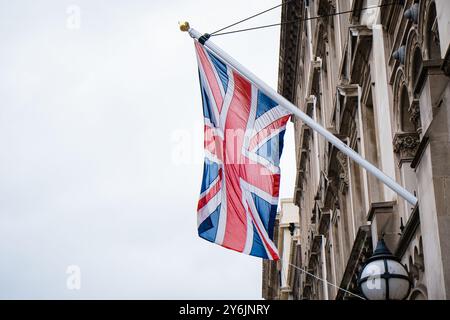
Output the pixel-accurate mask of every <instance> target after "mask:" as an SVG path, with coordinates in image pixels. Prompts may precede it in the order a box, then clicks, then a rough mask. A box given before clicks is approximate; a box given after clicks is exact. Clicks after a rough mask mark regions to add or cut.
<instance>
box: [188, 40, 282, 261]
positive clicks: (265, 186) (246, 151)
mask: <svg viewBox="0 0 450 320" xmlns="http://www.w3.org/2000/svg"><path fill="white" fill-rule="evenodd" d="M194 42H195V49H196V54H197V61H198V69H199V78H200V88H201V96H202V102H203V115H204V148H205V160H204V167H203V180H202V186H201V194H200V200H199V202H198V207H197V211H198V212H197V224H198V234H199V236H200V237H201V238H203V239H206V240H208V241H210V242H213V243H216V244H218V245H221V246H223V247H225V248H228V249H232V250H235V251H238V252H242V253H245V254H248V255H252V256H257V257H261V258H264V259H270V260H278V259H279V255H278V251H277V248H276V246H275V244H274V243H273V232H274V222H275V217H276V213H277V205H278V195H279V188H280V168H279V160H280V156H281V153H282V150H283V139H284V132H285V129H286V123H287V121H288V120H289V117H290V114H289V113H288V112H287V111H285V110H284V109H283V108H282V107H281V106H279V105H278V104H277V103H275V102H274V101H273V100H272V99H270V98H269V97H268V96H267V95H266V94H265V93H264V92H263V91H262V90H260V89H259V88H258V87H256V86H255V85H254V84H253V83H251V82H250V81H249V80H248V79H246V78H245V77H243V76H242V75H241V74H239V72H237V71H236V70H234V69H233V68H232V67H231V66H229V65H227V64H226V63H224V62H223V61H222V60H221V59H219V58H218V57H217V56H216V55H214V54H213V53H212V52H210V51H208V49H206V48H205V47H204V46H202V45H201V44H200V43H198V42H197V41H194Z"/></svg>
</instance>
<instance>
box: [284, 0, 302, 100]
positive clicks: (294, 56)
mask: <svg viewBox="0 0 450 320" xmlns="http://www.w3.org/2000/svg"><path fill="white" fill-rule="evenodd" d="M283 2H284V3H283V8H282V12H281V21H293V20H299V19H300V18H302V12H303V10H302V9H303V8H304V0H296V1H290V2H286V1H285V0H284V1H283ZM302 26H303V24H302V23H301V22H298V23H287V24H283V25H282V26H281V33H280V57H279V59H280V61H279V70H278V79H279V81H278V92H279V93H280V94H281V95H283V96H284V97H285V98H286V99H288V100H289V101H291V102H293V103H294V104H295V101H294V100H295V95H296V78H297V65H298V56H299V52H298V51H299V46H300V35H301V32H302Z"/></svg>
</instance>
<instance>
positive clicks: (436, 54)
mask: <svg viewBox="0 0 450 320" xmlns="http://www.w3.org/2000/svg"><path fill="white" fill-rule="evenodd" d="M437 21H438V20H437V13H436V4H435V3H434V2H432V3H431V4H430V7H429V9H428V19H427V25H426V33H425V34H426V37H427V39H426V47H427V52H428V59H429V60H435V59H441V45H440V40H439V28H438V22H437Z"/></svg>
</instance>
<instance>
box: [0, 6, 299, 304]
mask: <svg viewBox="0 0 450 320" xmlns="http://www.w3.org/2000/svg"><path fill="white" fill-rule="evenodd" d="M278 3H279V1H277V0H253V1H249V0H247V1H241V0H228V1H218V0H202V1H198V0H195V1H193V0H192V1H187V0H186V1H149V0H128V1H123V0H108V1H106V0H75V1H72V2H71V1H64V0H53V1H50V0H39V1H35V0H28V1H26V0H17V1H6V0H0V39H1V42H2V44H1V50H0V298H43V299H47V298H62V299H79V298H88V299H89V298H125V299H180V298H186V299H241V298H245V299H259V298H260V297H261V260H260V259H258V258H254V257H250V256H245V255H242V254H238V253H235V252H233V251H229V250H227V249H224V248H221V247H219V246H217V245H213V244H210V243H209V242H206V241H204V240H202V239H200V238H199V237H198V236H197V230H196V206H197V200H198V195H199V191H200V185H201V176H202V155H203V153H202V143H203V130H202V111H201V110H202V109H201V98H200V92H199V84H198V75H197V65H196V60H195V54H194V47H193V43H192V40H191V39H190V38H189V37H188V36H187V34H185V33H181V32H180V31H179V30H178V26H177V22H178V21H179V20H184V19H186V20H188V21H190V23H191V25H192V26H194V27H195V28H196V29H198V30H199V31H201V32H212V31H214V30H215V29H218V28H220V27H222V26H224V25H227V24H230V23H231V22H234V21H235V20H238V19H240V18H243V17H246V16H249V15H252V14H254V13H256V12H258V11H261V10H263V9H266V8H268V7H271V6H273V5H276V4H278ZM79 17H80V19H78V18H79ZM279 20H280V10H279V9H277V10H275V11H273V12H272V13H269V14H266V15H264V16H262V17H259V18H257V19H255V20H252V21H251V22H249V23H247V24H243V25H242V26H252V25H259V24H266V23H276V22H279ZM213 40H214V41H215V42H216V43H217V44H219V45H220V46H222V48H223V49H225V50H226V51H228V52H229V53H230V54H231V55H233V56H234V57H235V58H236V59H237V60H239V61H241V62H242V63H243V64H244V65H246V66H247V67H249V68H250V69H251V70H252V71H253V72H254V73H256V74H257V75H259V76H260V77H261V78H262V79H264V80H266V81H267V82H268V83H269V84H270V85H272V86H273V87H275V88H276V84H277V74H278V53H279V28H272V29H266V30H261V31H254V32H248V33H241V34H235V35H228V36H223V37H217V38H214V39H213ZM286 139H287V145H286V147H285V152H284V156H283V158H282V189H281V196H282V197H292V193H293V191H292V190H293V185H294V172H295V164H294V146H293V131H292V126H289V128H288V132H287V134H286ZM71 265H75V266H78V267H79V268H80V270H81V288H80V290H69V289H68V288H67V279H68V274H67V273H66V271H67V268H68V266H71Z"/></svg>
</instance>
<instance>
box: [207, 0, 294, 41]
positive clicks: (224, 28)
mask: <svg viewBox="0 0 450 320" xmlns="http://www.w3.org/2000/svg"><path fill="white" fill-rule="evenodd" d="M291 1H293V0H287V1H286V2H284V3H281V4H279V5H276V6H275V7H272V8H269V9H266V10H264V11H261V12H259V13H257V14H254V15H252V16H250V17H248V18H245V19H242V20H239V21H237V22H235V23H232V24H230V25H228V26H226V27H223V28H221V29H219V30H216V31H214V32H213V33H211V35H216V34H217V35H219V34H218V33H219V32H221V31H223V30H226V29H229V28H231V27H234V26H235V25H238V24H240V23H242V22H245V21H247V20H250V19H253V18H255V17H257V16H260V15H262V14H264V13H266V12H269V11H272V10H274V9H276V8H279V7H281V6H282V5H284V4H287V3H289V2H291Z"/></svg>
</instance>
